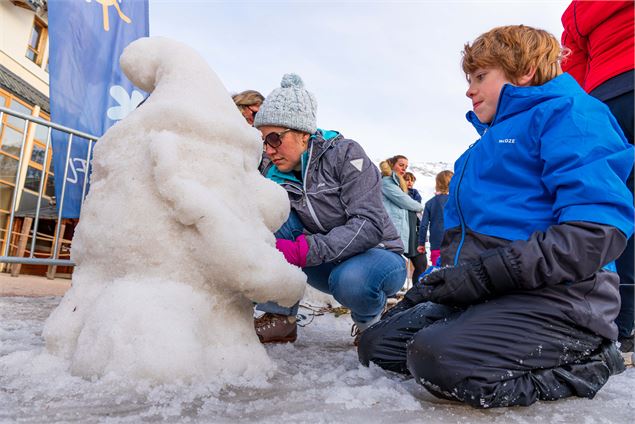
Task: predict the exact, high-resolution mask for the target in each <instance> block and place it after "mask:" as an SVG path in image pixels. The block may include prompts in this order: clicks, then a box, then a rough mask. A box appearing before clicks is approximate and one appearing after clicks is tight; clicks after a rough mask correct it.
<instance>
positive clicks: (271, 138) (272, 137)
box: [262, 129, 293, 149]
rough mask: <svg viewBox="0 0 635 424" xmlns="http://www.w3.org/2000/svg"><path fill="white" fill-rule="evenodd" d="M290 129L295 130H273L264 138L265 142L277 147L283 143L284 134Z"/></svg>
mask: <svg viewBox="0 0 635 424" xmlns="http://www.w3.org/2000/svg"><path fill="white" fill-rule="evenodd" d="M289 131H293V130H292V129H286V130H284V131H280V132H278V133H277V132H272V133H269V134H267V136H266V137H265V138H263V139H262V141H263V143H264V144H268V145H269V146H271V147H273V148H274V149H277V148H278V147H280V145H281V144H282V136H283V135H285V134H286V133H288V132H289Z"/></svg>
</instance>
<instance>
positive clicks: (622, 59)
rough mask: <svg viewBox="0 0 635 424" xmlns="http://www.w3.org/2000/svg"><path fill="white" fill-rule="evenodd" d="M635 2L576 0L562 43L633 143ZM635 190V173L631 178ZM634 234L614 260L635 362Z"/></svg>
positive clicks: (622, 336) (569, 61)
mask: <svg viewBox="0 0 635 424" xmlns="http://www.w3.org/2000/svg"><path fill="white" fill-rule="evenodd" d="M633 4H634V3H633V1H632V0H631V1H610V2H607V1H573V2H572V3H571V4H570V5H569V7H568V8H567V10H566V11H565V12H564V14H563V15H562V24H563V26H564V32H563V33H562V44H563V46H564V47H565V48H567V49H569V54H568V55H567V56H565V58H564V59H563V61H562V69H563V71H565V72H568V73H569V74H571V76H573V77H574V78H575V79H576V81H578V83H579V84H580V85H581V86H582V88H584V90H585V91H586V92H587V93H589V94H590V95H591V96H593V97H595V98H597V99H599V100H601V101H603V102H604V103H605V104H606V105H607V106H608V107H609V109H611V112H612V113H613V115H614V116H615V118H616V119H617V122H618V123H619V124H620V127H621V128H622V131H624V135H625V136H626V139H627V140H628V142H629V143H631V144H633V127H634V125H633V119H634V118H633V86H634V85H635V83H634V79H635V75H634V71H633V69H634V68H635V41H633V33H634V32H635V19H633V15H634V13H635V12H634V8H633ZM627 185H628V188H629V189H630V191H631V194H633V172H632V171H631V175H630V176H629V178H628V182H627ZM634 260H635V251H634V250H633V237H631V238H629V239H628V244H627V245H626V250H624V253H622V256H620V257H619V258H618V259H617V261H616V262H615V264H616V267H617V273H618V274H619V276H620V297H621V301H622V305H621V308H620V313H619V315H618V316H617V318H616V319H615V323H616V324H617V329H618V342H619V343H620V350H621V351H622V355H623V356H624V360H625V361H627V362H628V363H629V364H632V361H633V322H634V321H635V313H634V308H633V306H634V304H635V286H634V285H633V284H634V281H633V268H634V264H633V261H634Z"/></svg>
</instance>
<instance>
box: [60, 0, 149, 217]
mask: <svg viewBox="0 0 635 424" xmlns="http://www.w3.org/2000/svg"><path fill="white" fill-rule="evenodd" d="M48 19H49V39H50V53H49V77H50V102H51V121H52V122H55V123H56V124H60V125H64V126H65V127H70V128H73V129H75V130H79V131H82V132H85V133H88V134H91V135H94V136H97V137H101V136H102V135H103V134H104V133H105V132H106V130H107V129H108V128H109V127H110V126H112V125H113V124H114V123H115V122H116V121H118V120H120V119H122V118H124V117H125V116H126V115H127V114H128V113H129V112H130V111H132V110H134V109H135V108H136V107H137V105H138V104H139V103H140V102H141V101H142V100H143V98H144V97H145V94H144V93H143V92H141V91H140V90H138V89H135V88H134V86H133V85H132V83H131V82H130V81H129V80H128V79H127V78H126V77H125V75H124V74H123V72H122V71H121V69H120V68H119V56H121V53H122V52H123V49H124V48H125V47H126V46H127V45H128V44H130V43H131V42H132V41H134V40H136V39H137V38H140V37H145V36H148V33H149V30H148V1H147V0H49V2H48ZM68 138H69V137H68V134H64V133H61V132H58V131H53V170H54V172H55V197H56V199H57V204H58V207H59V204H60V203H61V199H62V186H63V183H64V171H65V167H66V166H68V168H67V170H66V175H67V177H66V185H65V187H66V188H65V191H64V196H63V198H64V206H63V210H62V217H64V218H79V213H80V209H81V202H82V195H83V193H84V189H86V191H87V189H88V186H87V184H86V187H84V185H85V184H84V179H85V178H88V176H89V175H90V169H89V167H90V157H88V155H89V149H88V144H89V142H88V141H87V140H86V139H82V138H79V137H77V136H74V137H73V140H72V143H71V153H70V159H69V161H68V164H67V163H66V155H67V147H68Z"/></svg>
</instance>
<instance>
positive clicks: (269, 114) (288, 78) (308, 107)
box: [254, 74, 317, 134]
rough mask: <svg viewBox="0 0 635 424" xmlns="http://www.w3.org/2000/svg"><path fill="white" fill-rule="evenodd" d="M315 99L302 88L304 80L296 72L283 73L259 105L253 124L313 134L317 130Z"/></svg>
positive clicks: (257, 126)
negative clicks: (277, 86) (279, 80)
mask: <svg viewBox="0 0 635 424" xmlns="http://www.w3.org/2000/svg"><path fill="white" fill-rule="evenodd" d="M316 112H317V101H316V100H315V96H313V94H311V93H309V92H308V91H307V90H305V89H304V82H302V78H300V76H299V75H297V74H285V75H284V76H283V77H282V82H280V88H276V89H275V90H273V91H272V92H271V94H269V95H268V96H267V97H266V98H265V101H264V102H263V103H262V105H260V109H259V110H258V113H256V118H255V119H254V126H255V127H256V128H259V127H262V126H265V125H271V126H274V127H284V128H290V129H292V130H298V131H303V132H307V133H309V134H313V133H315V132H316V131H317V120H316V117H315V115H316Z"/></svg>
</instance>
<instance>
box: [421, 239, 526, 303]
mask: <svg viewBox="0 0 635 424" xmlns="http://www.w3.org/2000/svg"><path fill="white" fill-rule="evenodd" d="M422 282H423V286H422V287H420V288H419V292H420V293H421V296H422V297H423V299H424V300H426V301H430V302H435V303H442V304H444V305H450V306H468V305H473V304H475V303H479V302H481V301H483V300H486V299H490V298H492V297H494V296H495V295H497V294H500V293H503V292H505V291H509V290H512V289H514V288H516V282H515V280H514V278H513V277H512V274H511V272H510V271H509V267H508V266H507V265H506V261H505V250H504V249H500V248H499V249H493V250H488V251H486V252H485V253H483V254H482V255H481V256H480V257H479V258H478V259H477V260H476V261H474V262H471V263H469V264H466V265H460V266H456V267H448V268H441V269H439V270H438V271H435V272H432V273H430V274H428V275H426V276H425V277H424V278H423V281H422Z"/></svg>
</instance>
